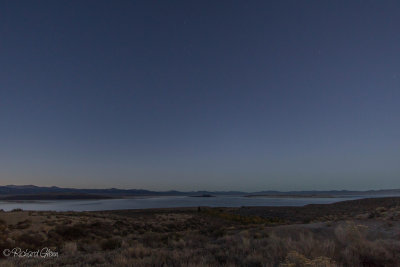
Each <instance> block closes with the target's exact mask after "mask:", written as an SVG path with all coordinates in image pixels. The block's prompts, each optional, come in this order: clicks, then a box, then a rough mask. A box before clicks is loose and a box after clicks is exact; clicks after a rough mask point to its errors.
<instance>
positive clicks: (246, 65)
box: [0, 0, 400, 191]
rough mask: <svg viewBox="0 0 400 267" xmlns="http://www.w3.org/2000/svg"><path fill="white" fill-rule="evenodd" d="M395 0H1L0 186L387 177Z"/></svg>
mask: <svg viewBox="0 0 400 267" xmlns="http://www.w3.org/2000/svg"><path fill="white" fill-rule="evenodd" d="M399 14H400V2H399V1H388V0H385V1H359V0H351V1H347V0H346V1H325V0H322V1H321V0H318V1H317V0H313V1H291V0H289V1H148V0H146V1H122V0H121V1H100V0H99V1H97V0H96V1H88V0H86V1H80V0H79V1H77V0H72V1H62V0H60V1H7V0H2V1H0V185H6V184H34V185H41V186H63V187H76V188H109V187H117V188H144V189H150V190H160V191H164V190H170V189H176V190H186V191H189V190H241V191H260V190H281V191H288V190H332V189H349V190H365V189H382V188H400V104H399V103H400V31H399V29H400V16H399Z"/></svg>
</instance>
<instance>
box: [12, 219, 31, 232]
mask: <svg viewBox="0 0 400 267" xmlns="http://www.w3.org/2000/svg"><path fill="white" fill-rule="evenodd" d="M31 224H32V221H31V220H29V219H26V220H24V221H21V222H18V223H17V225H15V226H14V229H21V230H22V229H27V228H29V226H31Z"/></svg>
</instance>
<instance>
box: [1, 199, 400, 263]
mask: <svg viewBox="0 0 400 267" xmlns="http://www.w3.org/2000/svg"><path fill="white" fill-rule="evenodd" d="M0 233H1V235H0V249H1V252H2V253H1V257H2V258H0V266H59V265H69V266H92V265H97V266H111V265H113V266H280V267H284V266H285V267H288V266H400V198H377V199H364V200H355V201H346V202H339V203H336V204H330V205H308V206H305V207H248V208H246V207H244V208H204V207H201V208H181V209H155V210H154V209H152V210H123V211H104V212H28V211H12V212H0ZM13 248H21V251H20V252H19V253H18V251H17V250H14V252H12V249H13ZM43 248H47V249H45V250H43ZM38 250H39V253H36V254H35V252H36V251H38ZM4 252H5V253H4ZM13 253H14V254H13ZM4 254H6V255H4ZM6 256H8V257H6ZM14 256H16V257H14ZM29 256H30V257H29Z"/></svg>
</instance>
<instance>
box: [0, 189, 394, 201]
mask: <svg viewBox="0 0 400 267" xmlns="http://www.w3.org/2000/svg"><path fill="white" fill-rule="evenodd" d="M203 195H204V196H206V195H208V196H210V195H212V196H217V195H238V196H239V195H242V196H249V197H256V196H264V197H265V196H282V197H290V196H297V197H301V196H304V197H309V196H313V197H318V196H321V197H326V196H332V197H340V196H349V195H352V196H360V195H361V196H362V195H400V189H385V190H368V191H348V190H332V191H288V192H282V191H260V192H253V193H249V192H240V191H190V192H181V191H175V190H171V191H150V190H145V189H117V188H110V189H77V188H61V187H56V186H52V187H41V186H35V185H5V186H0V200H1V199H3V200H18V199H20V200H33V199H90V198H92V199H96V198H123V197H141V196H142V197H143V196H203Z"/></svg>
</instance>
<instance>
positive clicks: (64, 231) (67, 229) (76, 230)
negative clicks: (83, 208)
mask: <svg viewBox="0 0 400 267" xmlns="http://www.w3.org/2000/svg"><path fill="white" fill-rule="evenodd" d="M55 232H56V233H57V234H58V235H60V236H61V237H62V238H63V239H64V240H76V239H79V238H82V237H85V236H86V229H85V227H84V226H83V225H81V224H76V225H73V226H66V225H59V226H57V227H56V228H55Z"/></svg>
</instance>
